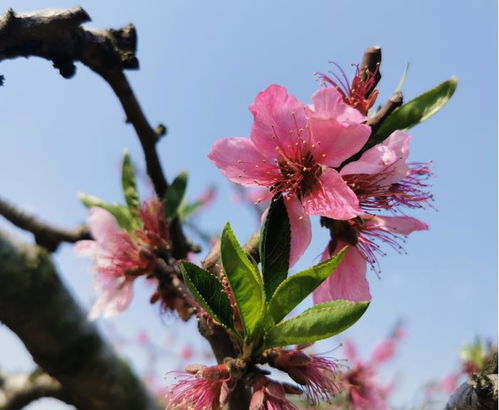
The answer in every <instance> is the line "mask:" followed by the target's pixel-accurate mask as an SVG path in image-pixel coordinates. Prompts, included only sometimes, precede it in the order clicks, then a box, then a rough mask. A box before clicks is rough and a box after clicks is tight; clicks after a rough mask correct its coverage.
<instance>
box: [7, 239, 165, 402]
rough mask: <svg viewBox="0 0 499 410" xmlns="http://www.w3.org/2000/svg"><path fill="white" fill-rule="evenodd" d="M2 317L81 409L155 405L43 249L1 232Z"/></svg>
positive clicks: (39, 363)
mask: <svg viewBox="0 0 499 410" xmlns="http://www.w3.org/2000/svg"><path fill="white" fill-rule="evenodd" d="M0 283H3V284H8V286H0V321H1V322H3V323H4V324H5V325H6V326H7V327H9V328H10V329H11V330H12V331H13V332H14V333H15V334H17V336H18V337H19V338H20V339H21V340H22V342H23V343H24V345H25V346H26V348H27V349H28V351H29V352H30V353H31V355H32V356H33V359H34V361H35V362H36V363H37V364H38V366H40V367H41V368H42V369H44V371H46V372H47V373H48V374H49V375H50V376H52V377H53V378H54V379H56V380H57V381H58V382H59V383H60V384H61V385H62V386H63V388H64V392H65V394H66V395H67V397H68V401H70V402H71V403H72V404H74V405H75V406H76V407H77V408H78V409H80V410H105V409H106V410H107V409H120V410H121V409H123V410H136V409H144V410H157V409H158V408H159V407H158V405H157V404H156V403H155V402H154V400H153V399H152V398H151V397H150V396H149V394H148V393H147V392H146V391H145V390H144V387H143V386H142V384H141V382H140V381H139V379H137V378H136V376H135V375H134V374H133V373H132V372H131V370H130V368H129V367H128V365H127V364H126V363H125V362H124V361H122V360H120V359H119V358H118V357H117V356H116V354H115V353H114V351H113V350H112V349H111V347H110V346H109V345H108V344H107V343H106V342H105V341H104V340H103V339H102V337H101V336H100V334H99V333H98V331H97V329H96V327H95V326H94V325H93V324H92V323H90V322H89V321H88V320H87V319H86V317H85V315H84V313H83V312H82V310H81V308H80V307H79V306H78V305H77V304H76V302H75V300H74V299H73V297H72V296H71V295H70V293H69V292H68V290H67V289H66V288H65V287H64V285H63V283H62V282H61V280H60V278H59V276H58V274H57V272H56V271H55V268H54V266H53V265H52V262H51V261H50V258H49V256H48V254H47V253H46V251H44V250H43V249H42V248H39V247H37V246H34V245H23V244H18V243H16V242H14V241H13V240H12V239H10V238H9V237H7V236H6V235H5V234H3V233H1V232H0Z"/></svg>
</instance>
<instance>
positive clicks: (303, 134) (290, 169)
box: [208, 85, 370, 264]
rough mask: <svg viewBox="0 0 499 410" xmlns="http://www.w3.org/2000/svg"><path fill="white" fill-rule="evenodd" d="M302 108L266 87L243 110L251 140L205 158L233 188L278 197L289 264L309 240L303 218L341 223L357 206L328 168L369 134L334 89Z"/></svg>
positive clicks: (226, 144)
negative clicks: (248, 115)
mask: <svg viewBox="0 0 499 410" xmlns="http://www.w3.org/2000/svg"><path fill="white" fill-rule="evenodd" d="M312 102H313V104H312V105H310V106H305V105H304V104H302V103H301V102H299V101H298V100H297V99H296V98H294V97H292V96H289V95H288V93H287V91H286V89H285V88H284V87H281V86H278V85H271V86H270V87H268V88H267V89H266V90H265V91H263V92H261V93H259V94H258V95H257V97H256V99H255V102H254V103H253V104H252V105H251V106H250V111H251V112H252V113H253V118H254V121H253V127H252V129H251V135H250V139H247V138H226V139H222V140H218V141H216V142H215V144H214V145H213V149H212V151H211V152H210V154H209V155H208V157H209V158H210V160H211V161H212V162H213V163H214V164H215V165H216V166H217V167H218V168H220V170H221V171H222V173H223V174H224V175H225V176H226V177H227V178H228V179H229V180H231V181H232V182H235V183H238V184H241V185H245V186H256V187H266V188H267V189H268V198H270V197H271V196H272V195H275V194H282V195H283V196H284V198H285V203H286V207H287V210H288V215H289V218H290V225H291V255H290V263H291V264H293V263H294V262H296V260H297V259H298V258H299V257H300V256H301V255H302V254H303V252H304V250H305V249H306V248H307V246H308V244H309V243H310V239H311V227H310V220H309V217H308V215H320V216H325V217H328V218H333V219H339V220H345V219H350V218H353V217H355V216H356V215H357V214H358V213H359V212H360V209H359V203H358V200H357V197H356V195H355V194H354V192H353V191H352V190H351V189H350V188H349V187H348V185H347V184H346V182H345V181H344V180H343V179H342V178H341V176H340V174H339V173H338V171H336V170H335V168H337V167H339V166H340V164H341V163H343V161H345V160H346V159H348V158H350V157H351V156H352V155H354V154H355V153H357V152H358V151H359V150H360V149H361V148H362V147H363V146H364V144H365V143H366V141H367V139H368V137H369V134H370V128H369V127H368V126H367V125H365V124H363V122H364V121H365V120H366V118H365V116H363V115H362V114H361V113H360V112H359V111H357V110H356V109H354V108H352V107H350V106H349V105H348V104H346V103H345V102H344V101H343V97H342V95H341V94H340V93H339V92H338V91H337V90H336V89H335V88H323V89H321V90H319V91H317V92H316V93H315V94H314V95H313V96H312Z"/></svg>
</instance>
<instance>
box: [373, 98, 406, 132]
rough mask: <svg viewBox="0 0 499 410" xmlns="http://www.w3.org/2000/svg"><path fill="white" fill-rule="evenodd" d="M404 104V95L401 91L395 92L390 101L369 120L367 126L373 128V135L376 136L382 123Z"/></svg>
mask: <svg viewBox="0 0 499 410" xmlns="http://www.w3.org/2000/svg"><path fill="white" fill-rule="evenodd" d="M403 102H404V98H403V97H402V93H401V92H400V91H395V92H394V93H393V94H392V95H391V96H390V98H388V101H387V102H386V103H385V105H383V106H382V107H381V108H380V109H379V110H378V111H376V113H375V114H374V115H373V116H372V117H371V118H369V119H368V120H367V125H369V126H370V127H371V133H372V134H374V133H375V132H376V131H377V129H378V128H379V126H380V125H381V123H382V122H383V121H384V120H385V119H386V118H387V117H388V116H389V115H390V114H391V113H392V112H393V110H395V108H397V107H400V106H401V105H402V103H403Z"/></svg>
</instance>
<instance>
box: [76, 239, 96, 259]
mask: <svg viewBox="0 0 499 410" xmlns="http://www.w3.org/2000/svg"><path fill="white" fill-rule="evenodd" d="M97 248H98V245H97V242H96V241H91V240H83V241H78V242H76V243H75V245H74V248H73V250H74V252H75V254H76V256H83V257H90V258H92V257H95V255H96V253H97Z"/></svg>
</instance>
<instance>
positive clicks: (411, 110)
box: [368, 77, 457, 148]
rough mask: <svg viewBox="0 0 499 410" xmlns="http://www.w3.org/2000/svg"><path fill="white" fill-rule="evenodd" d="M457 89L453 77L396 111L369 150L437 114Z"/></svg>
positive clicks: (381, 127)
mask: <svg viewBox="0 0 499 410" xmlns="http://www.w3.org/2000/svg"><path fill="white" fill-rule="evenodd" d="M456 87H457V78H456V77H451V78H450V79H449V80H447V81H445V82H443V83H442V84H440V85H438V86H437V87H435V88H433V89H431V90H429V91H427V92H425V93H424V94H421V95H420V96H419V97H416V98H414V99H413V100H411V101H409V102H408V103H407V104H404V105H402V106H401V107H399V108H397V109H396V110H394V111H393V112H392V113H391V114H390V115H389V116H388V117H387V118H386V119H385V120H384V121H383V122H382V123H381V126H380V127H379V128H378V130H377V131H376V132H375V134H374V135H373V136H372V137H371V138H370V139H369V143H368V148H370V147H372V146H374V145H376V144H379V143H380V142H382V141H384V140H385V139H386V138H387V137H388V136H389V135H390V134H391V133H392V132H393V131H395V130H408V129H409V128H412V127H414V126H415V125H417V124H419V123H420V122H423V121H425V120H427V119H428V118H430V117H431V116H432V115H434V114H436V113H437V112H438V111H440V109H442V108H443V107H444V105H445V104H447V102H448V101H449V100H450V98H451V97H452V94H454V91H455V90H456Z"/></svg>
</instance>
